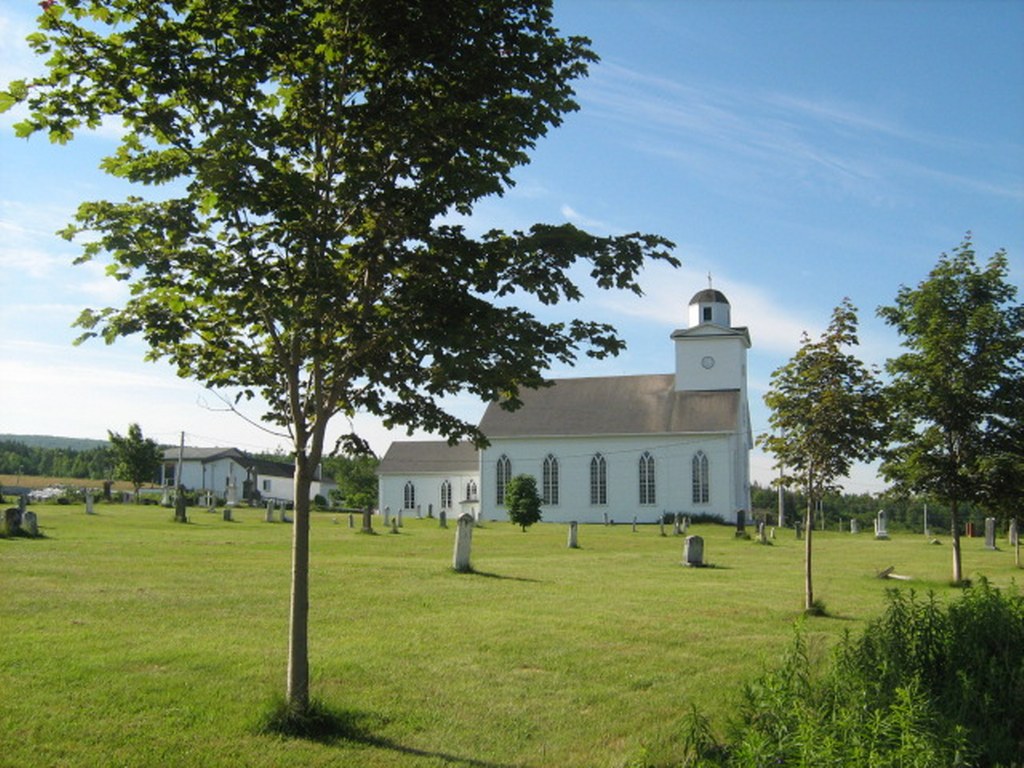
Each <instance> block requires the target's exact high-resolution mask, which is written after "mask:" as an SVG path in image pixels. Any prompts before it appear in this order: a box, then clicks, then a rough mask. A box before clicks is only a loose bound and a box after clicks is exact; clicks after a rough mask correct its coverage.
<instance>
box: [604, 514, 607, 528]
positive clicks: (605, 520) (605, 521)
mask: <svg viewBox="0 0 1024 768" xmlns="http://www.w3.org/2000/svg"><path fill="white" fill-rule="evenodd" d="M604 524H605V525H608V513H607V512H605V513H604Z"/></svg>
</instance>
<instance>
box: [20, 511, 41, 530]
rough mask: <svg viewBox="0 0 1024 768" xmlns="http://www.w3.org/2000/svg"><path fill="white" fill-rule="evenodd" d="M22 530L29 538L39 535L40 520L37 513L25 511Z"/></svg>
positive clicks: (22, 517)
mask: <svg viewBox="0 0 1024 768" xmlns="http://www.w3.org/2000/svg"><path fill="white" fill-rule="evenodd" d="M21 528H22V530H23V531H25V533H27V534H28V535H29V536H38V535H39V520H38V519H37V518H36V513H35V512H32V511H31V510H27V509H26V510H25V511H24V512H22V514H21Z"/></svg>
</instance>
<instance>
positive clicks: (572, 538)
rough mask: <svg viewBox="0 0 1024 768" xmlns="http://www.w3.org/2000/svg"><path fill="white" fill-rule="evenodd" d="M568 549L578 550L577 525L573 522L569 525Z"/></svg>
mask: <svg viewBox="0 0 1024 768" xmlns="http://www.w3.org/2000/svg"><path fill="white" fill-rule="evenodd" d="M568 546H569V549H579V548H580V542H579V524H578V523H577V522H576V521H575V520H573V521H572V522H570V523H569V542H568Z"/></svg>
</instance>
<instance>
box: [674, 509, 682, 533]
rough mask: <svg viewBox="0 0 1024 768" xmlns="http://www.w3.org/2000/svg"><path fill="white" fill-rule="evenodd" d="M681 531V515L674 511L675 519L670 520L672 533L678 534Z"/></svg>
mask: <svg viewBox="0 0 1024 768" xmlns="http://www.w3.org/2000/svg"><path fill="white" fill-rule="evenodd" d="M682 533H683V516H682V515H680V514H679V513H678V512H676V516H675V519H674V520H673V521H672V535H673V536H680V535H681V534H682Z"/></svg>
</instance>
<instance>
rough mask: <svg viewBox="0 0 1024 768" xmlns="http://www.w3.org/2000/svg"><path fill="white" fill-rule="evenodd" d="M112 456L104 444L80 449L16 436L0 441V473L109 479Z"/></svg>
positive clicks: (111, 470) (111, 471) (112, 463)
mask: <svg viewBox="0 0 1024 768" xmlns="http://www.w3.org/2000/svg"><path fill="white" fill-rule="evenodd" d="M113 471H114V458H113V455H112V454H111V452H110V448H109V447H107V446H98V447H96V448H88V449H84V450H76V449H74V448H44V447H41V446H34V445H27V444H26V443H23V442H20V441H16V440H3V441H0V474H3V475H15V476H17V475H29V476H46V477H72V478H77V479H87V480H110V479H112V475H113Z"/></svg>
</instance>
